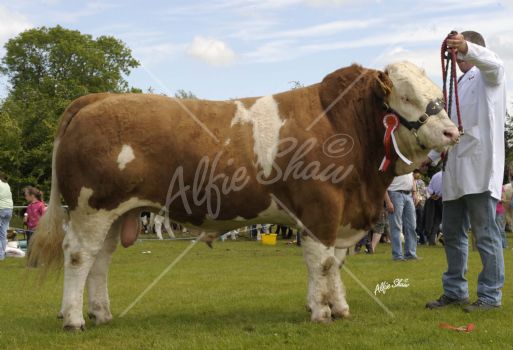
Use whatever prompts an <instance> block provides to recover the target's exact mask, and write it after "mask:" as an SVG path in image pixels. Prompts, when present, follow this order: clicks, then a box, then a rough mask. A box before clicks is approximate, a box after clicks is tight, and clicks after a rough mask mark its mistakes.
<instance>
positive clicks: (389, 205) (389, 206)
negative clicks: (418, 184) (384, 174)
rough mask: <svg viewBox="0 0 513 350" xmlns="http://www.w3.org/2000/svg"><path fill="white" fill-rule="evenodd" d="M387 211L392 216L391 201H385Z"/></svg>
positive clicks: (392, 207)
mask: <svg viewBox="0 0 513 350" xmlns="http://www.w3.org/2000/svg"><path fill="white" fill-rule="evenodd" d="M512 205H513V204H512ZM387 211H388V212H389V213H390V214H392V213H393V212H394V204H393V203H392V201H387Z"/></svg>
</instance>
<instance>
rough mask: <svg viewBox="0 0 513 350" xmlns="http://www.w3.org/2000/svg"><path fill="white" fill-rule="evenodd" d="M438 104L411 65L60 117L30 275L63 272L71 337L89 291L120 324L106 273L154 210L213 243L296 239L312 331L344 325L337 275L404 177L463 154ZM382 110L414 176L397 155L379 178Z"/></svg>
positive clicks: (133, 97)
mask: <svg viewBox="0 0 513 350" xmlns="http://www.w3.org/2000/svg"><path fill="white" fill-rule="evenodd" d="M441 98H442V92H441V91H440V89H439V88H437V86H436V85H435V84H434V83H432V82H431V81H430V80H429V79H428V78H427V77H426V75H425V73H424V72H423V71H422V70H421V69H419V68H418V67H416V66H415V65H413V64H411V63H408V62H401V63H397V64H392V65H389V66H388V67H387V68H386V70H385V71H383V72H382V71H377V70H371V69H365V68H362V67H361V66H358V65H352V66H350V67H346V68H342V69H339V70H337V71H335V72H333V73H331V74H329V75H328V76H326V77H325V78H324V79H323V81H322V82H321V83H318V84H314V85H311V86H308V87H304V88H300V89H295V90H292V91H288V92H284V93H279V94H275V95H271V96H265V97H260V98H243V99H238V100H230V101H204V100H176V99H173V98H168V97H163V96H157V95H141V94H93V95H88V96H84V97H81V98H79V99H77V100H75V101H74V102H73V103H72V104H71V105H70V106H69V107H68V108H67V109H66V111H65V112H64V114H63V116H62V117H61V121H60V125H59V129H58V132H57V137H56V140H55V144H54V151H53V177H52V191H51V198H50V203H49V209H48V211H47V214H46V215H45V216H44V218H43V219H42V221H41V222H40V224H39V228H38V230H37V232H36V234H35V236H34V237H33V238H32V243H31V247H30V252H29V255H30V257H29V264H32V265H39V266H41V268H42V269H43V270H44V269H48V268H50V267H52V266H55V265H59V264H62V260H63V261H64V291H63V299H62V307H61V315H62V317H63V318H64V327H65V329H70V330H74V329H83V328H84V317H83V313H82V300H83V290H84V287H85V284H86V282H87V287H88V291H89V315H90V316H92V317H93V318H94V319H95V320H96V323H97V324H101V323H105V322H108V321H110V320H111V319H112V314H111V312H110V308H109V297H108V292H107V271H108V265H109V262H110V258H111V255H112V253H113V252H114V250H115V249H116V246H117V244H118V242H119V241H120V240H121V243H122V244H123V245H124V246H128V245H130V244H132V243H133V241H134V240H135V239H136V232H137V228H136V218H137V217H138V213H139V212H140V211H141V210H143V209H144V210H148V209H151V210H154V211H159V210H161V209H162V208H164V209H166V210H169V213H170V217H171V220H173V221H177V222H180V223H183V224H185V225H187V226H195V227H198V228H200V229H201V230H204V231H208V232H213V233H218V232H226V231H228V230H232V229H235V228H238V227H241V226H245V225H249V224H254V223H276V224H284V225H292V226H296V227H299V228H301V229H302V230H303V232H304V233H305V238H304V244H303V250H304V258H305V261H306V264H307V267H308V273H309V285H308V306H309V308H310V310H311V319H312V320H313V321H318V322H326V321H329V320H331V319H332V318H337V317H346V316H348V315H349V306H348V304H347V302H346V299H345V291H344V287H343V284H342V281H341V279H340V273H339V268H340V266H341V264H342V262H343V260H344V258H345V254H346V251H347V248H348V247H350V246H352V245H354V244H355V242H357V241H358V240H360V239H361V238H362V237H363V235H365V233H366V230H368V229H369V228H370V227H371V226H372V225H373V223H374V222H375V221H376V220H377V218H378V216H379V213H380V210H381V208H382V198H383V195H384V193H385V191H386V188H387V187H388V185H389V184H390V182H391V181H392V179H393V177H394V175H399V174H405V173H407V172H410V171H412V170H413V169H414V168H415V167H417V166H419V165H420V164H421V163H422V161H424V160H425V159H426V157H427V153H428V151H429V150H430V149H437V150H442V149H444V148H446V147H448V146H449V145H451V144H453V143H454V142H457V140H458V137H459V133H458V130H457V128H456V126H455V125H454V124H453V123H452V122H451V121H450V120H449V118H448V117H447V114H446V113H445V111H443V110H442V109H441V108H434V107H433V106H435V107H436V106H439V105H437V103H436V102H437V101H438V100H439V99H441ZM384 106H388V108H390V110H393V111H395V113H396V114H397V115H400V116H401V117H402V118H403V119H402V121H401V123H402V124H401V126H400V127H399V128H398V129H397V130H396V131H395V137H396V139H397V144H398V147H399V150H400V152H401V153H402V154H404V155H405V157H407V158H409V159H410V160H412V161H413V164H410V165H407V164H406V163H405V162H403V161H402V160H400V159H398V158H397V155H396V154H395V152H394V156H393V159H392V163H391V166H390V167H389V168H388V170H387V171H386V172H379V171H378V168H379V167H380V164H381V162H382V159H383V157H384V154H385V152H384V146H383V138H384V133H385V128H384V125H383V114H384ZM427 111H431V112H432V113H426V112H427ZM433 111H434V112H433ZM410 129H411V130H410ZM141 130H150V131H146V132H141ZM166 191H167V193H166ZM61 195H62V198H63V199H64V201H65V202H66V204H67V205H68V206H69V215H65V214H64V213H63V212H62V210H61V209H60V204H61V203H60V197H61Z"/></svg>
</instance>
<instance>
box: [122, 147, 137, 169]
mask: <svg viewBox="0 0 513 350" xmlns="http://www.w3.org/2000/svg"><path fill="white" fill-rule="evenodd" d="M134 159H135V155H134V150H133V149H132V147H131V146H130V145H123V147H121V152H119V154H118V167H119V170H123V169H125V167H126V165H127V164H128V163H130V162H131V161H132V160H134Z"/></svg>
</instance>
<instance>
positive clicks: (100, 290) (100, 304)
mask: <svg viewBox="0 0 513 350" xmlns="http://www.w3.org/2000/svg"><path fill="white" fill-rule="evenodd" d="M119 233H120V224H119V222H118V221H117V222H115V223H114V224H113V225H112V227H111V228H110V230H109V233H108V234H107V237H106V238H105V241H104V242H103V246H102V248H101V250H100V251H99V252H98V255H96V259H95V260H94V263H93V266H92V267H91V271H89V276H87V288H88V294H89V313H88V316H89V318H91V319H94V320H95V322H96V324H97V325H99V324H103V323H107V322H110V321H111V320H112V314H111V312H110V301H109V290H108V287H107V279H108V273H109V264H110V260H111V257H112V253H114V251H115V250H116V246H117V245H118V242H119Z"/></svg>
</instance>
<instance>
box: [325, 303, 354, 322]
mask: <svg viewBox="0 0 513 350" xmlns="http://www.w3.org/2000/svg"><path fill="white" fill-rule="evenodd" d="M330 309H331V317H332V318H333V319H337V318H349V317H351V314H350V313H349V306H348V305H347V304H346V305H345V306H335V305H332V304H330Z"/></svg>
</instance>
